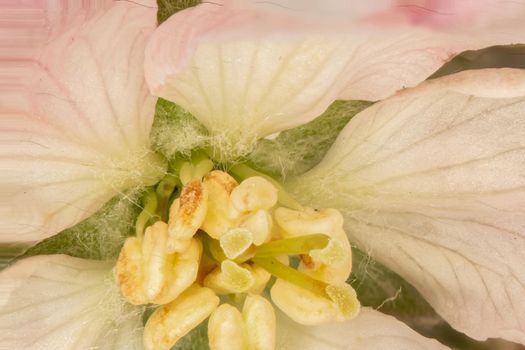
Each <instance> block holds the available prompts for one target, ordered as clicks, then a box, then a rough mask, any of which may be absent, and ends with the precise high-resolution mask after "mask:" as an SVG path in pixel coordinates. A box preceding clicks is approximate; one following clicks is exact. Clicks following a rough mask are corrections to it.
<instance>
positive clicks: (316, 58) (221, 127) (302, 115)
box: [145, 0, 525, 158]
mask: <svg viewBox="0 0 525 350" xmlns="http://www.w3.org/2000/svg"><path fill="white" fill-rule="evenodd" d="M346 3H348V1H347V2H346ZM352 3H354V4H350V5H349V4H345V3H344V2H343V1H331V2H330V4H329V5H326V6H330V7H326V6H325V4H324V3H323V5H322V7H324V8H325V10H324V11H321V12H320V13H317V12H316V7H319V2H317V3H315V2H313V1H307V2H305V3H302V2H299V1H295V0H293V1H289V0H284V1H283V0H281V1H279V0H278V1H275V2H273V1H272V2H267V1H224V3H223V4H217V3H214V2H212V3H205V4H202V5H200V6H198V7H196V8H192V9H188V10H185V11H181V12H179V13H177V14H176V15H174V16H172V17H171V18H169V19H168V20H167V21H166V22H164V23H163V24H162V25H161V26H160V27H159V29H158V30H157V31H156V32H155V33H154V35H153V36H152V40H151V41H150V42H149V44H148V47H147V49H146V62H145V67H146V77H147V80H148V84H149V86H150V88H151V90H152V92H153V93H154V94H155V95H157V96H161V97H163V98H166V99H169V100H171V101H174V102H176V103H178V104H179V105H181V106H182V107H184V108H185V109H186V110H188V111H189V112H191V113H192V114H193V115H194V116H195V117H196V118H197V119H199V120H200V121H201V122H202V123H203V124H204V125H205V126H206V128H207V129H208V130H209V131H210V133H211V136H212V139H211V143H212V146H214V148H215V149H216V151H217V152H218V153H219V156H222V157H223V158H234V157H238V156H241V155H243V154H245V153H247V152H249V151H250V150H251V149H252V146H253V143H254V142H255V141H256V140H257V139H259V138H262V137H265V136H268V135H271V134H273V133H275V132H278V131H281V130H284V129H288V128H292V127H295V126H297V125H301V124H303V123H305V122H307V121H310V120H312V119H313V118H315V117H317V116H318V115H320V114H321V113H322V112H323V111H324V110H325V109H326V108H327V107H328V106H329V104H330V103H332V102H333V101H334V100H335V99H338V98H344V99H368V100H377V99H379V98H384V97H387V96H389V95H391V94H392V93H394V92H395V91H396V90H399V89H401V88H403V87H405V86H413V85H415V84H417V83H419V82H420V81H422V80H424V79H425V78H426V77H428V76H429V75H431V74H432V73H433V72H434V71H435V70H437V69H438V68H439V67H440V66H441V65H442V64H443V63H444V62H446V61H447V60H449V59H450V58H451V57H453V55H454V54H455V53H458V52H461V51H463V50H465V49H475V48H479V47H484V46H488V45H491V44H498V43H499V44H503V43H512V42H514V41H518V40H520V41H522V39H525V37H524V36H523V35H522V34H520V33H522V32H523V31H520V29H519V28H522V27H523V24H522V23H523V21H522V18H523V14H524V13H525V3H520V2H518V3H517V4H513V5H506V6H500V7H501V8H502V9H504V10H500V7H496V6H497V5H500V3H503V1H495V0H487V1H486V3H485V2H484V3H483V4H482V6H481V10H484V11H485V12H487V13H491V14H493V16H485V17H484V19H485V21H483V23H481V24H479V25H478V24H476V25H474V26H468V25H467V24H465V23H463V22H465V18H464V17H465V16H466V13H465V12H467V11H469V10H471V8H472V6H471V7H460V6H456V7H457V8H456V7H454V6H451V7H452V8H451V9H447V10H450V11H449V12H450V13H448V14H449V15H450V16H449V18H451V19H450V22H452V24H453V25H452V24H449V26H435V25H430V24H428V25H427V22H428V21H430V20H431V19H432V18H430V19H429V18H427V17H425V16H424V15H423V14H421V15H419V17H417V18H414V14H413V13H412V12H410V11H408V10H407V11H404V12H403V11H399V8H401V7H402V6H401V5H399V6H398V5H397V4H392V2H391V1H380V2H379V3H378V4H375V5H373V6H368V5H362V4H355V2H352ZM404 6H405V5H404ZM492 7H496V8H497V9H498V10H497V11H492V12H490V10H491V9H492ZM405 8H406V6H405ZM474 12H475V13H478V12H481V13H483V11H479V10H476V11H474ZM431 13H432V12H431ZM420 17H421V18H420ZM466 17H468V18H471V17H470V16H466ZM505 20H506V21H505ZM425 21H427V22H425ZM518 25H521V27H519V26H518ZM450 26H452V28H453V30H450ZM495 28H497V29H495ZM493 32H495V33H497V34H494V33H493Z"/></svg>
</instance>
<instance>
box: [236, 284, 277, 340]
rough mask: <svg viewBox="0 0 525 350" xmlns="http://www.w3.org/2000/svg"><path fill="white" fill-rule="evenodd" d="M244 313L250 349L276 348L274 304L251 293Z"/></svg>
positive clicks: (247, 298) (243, 310) (246, 301)
mask: <svg viewBox="0 0 525 350" xmlns="http://www.w3.org/2000/svg"><path fill="white" fill-rule="evenodd" d="M242 315H243V319H244V325H245V329H246V332H247V336H248V342H249V343H250V346H251V347H250V349H253V350H273V349H275V332H276V325H275V312H274V310H273V306H272V304H270V302H269V301H268V300H266V299H265V298H263V297H261V296H259V295H253V294H249V295H248V296H247V297H246V300H245V301H244V306H243V308H242Z"/></svg>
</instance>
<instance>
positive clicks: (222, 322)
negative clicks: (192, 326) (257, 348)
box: [208, 304, 248, 350]
mask: <svg viewBox="0 0 525 350" xmlns="http://www.w3.org/2000/svg"><path fill="white" fill-rule="evenodd" d="M246 335H247V334H246V329H245V327H244V321H243V318H242V315H241V313H240V312H239V310H237V308H235V307H234V306H231V305H229V304H222V305H221V306H219V307H218V308H217V309H216V310H215V311H214V312H213V314H212V315H211V316H210V320H209V321H208V339H209V346H210V350H246V349H248V346H247V345H248V344H247V343H248V342H247V337H246Z"/></svg>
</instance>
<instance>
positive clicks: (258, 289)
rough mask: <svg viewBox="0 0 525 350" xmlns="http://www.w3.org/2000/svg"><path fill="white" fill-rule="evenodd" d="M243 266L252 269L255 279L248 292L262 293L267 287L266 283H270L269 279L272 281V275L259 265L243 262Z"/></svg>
mask: <svg viewBox="0 0 525 350" xmlns="http://www.w3.org/2000/svg"><path fill="white" fill-rule="evenodd" d="M243 267H244V268H245V269H247V270H250V272H251V273H252V276H253V279H254V282H253V285H252V286H251V287H250V289H249V290H248V292H250V293H253V294H261V293H262V292H263V291H264V288H266V285H267V284H268V281H270V278H271V277H272V275H271V274H270V273H269V272H268V271H266V270H265V269H263V268H262V267H260V266H257V265H248V264H243Z"/></svg>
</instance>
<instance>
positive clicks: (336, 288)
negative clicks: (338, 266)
mask: <svg viewBox="0 0 525 350" xmlns="http://www.w3.org/2000/svg"><path fill="white" fill-rule="evenodd" d="M326 294H328V296H329V297H330V299H332V301H333V302H334V303H335V305H337V308H338V309H339V312H340V313H341V315H342V316H343V317H344V318H345V319H351V318H354V317H355V316H357V314H358V313H359V310H360V307H361V305H360V303H359V300H357V294H356V293H355V290H354V288H352V287H351V286H350V285H348V284H346V283H341V284H339V285H329V286H327V287H326Z"/></svg>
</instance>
